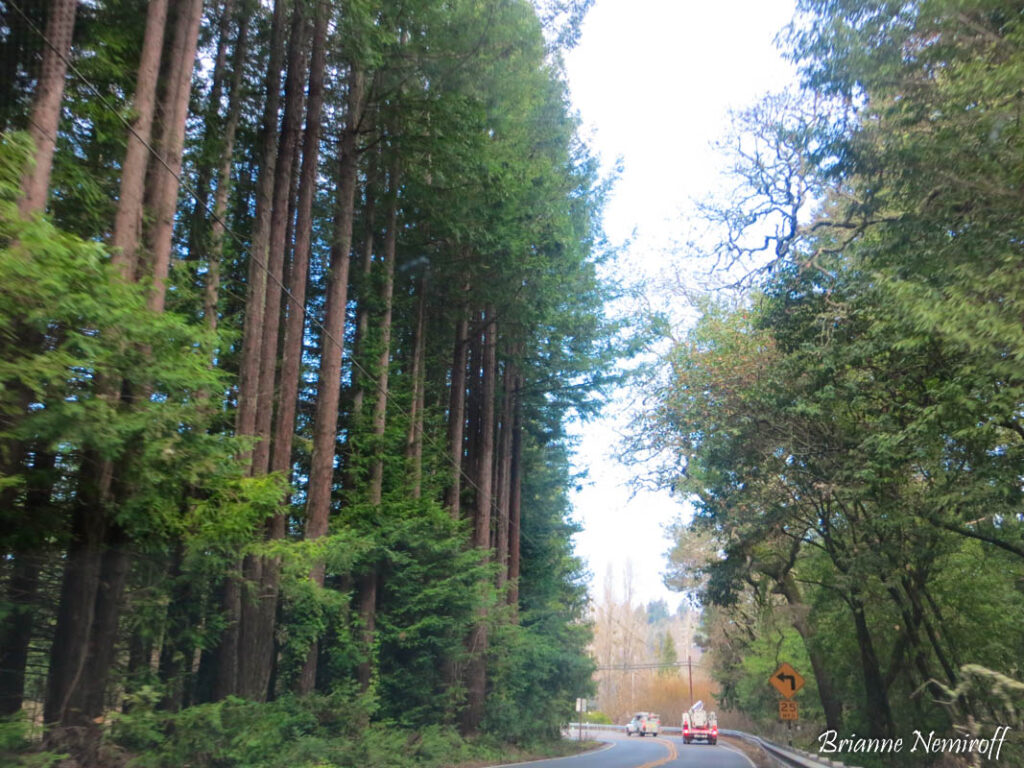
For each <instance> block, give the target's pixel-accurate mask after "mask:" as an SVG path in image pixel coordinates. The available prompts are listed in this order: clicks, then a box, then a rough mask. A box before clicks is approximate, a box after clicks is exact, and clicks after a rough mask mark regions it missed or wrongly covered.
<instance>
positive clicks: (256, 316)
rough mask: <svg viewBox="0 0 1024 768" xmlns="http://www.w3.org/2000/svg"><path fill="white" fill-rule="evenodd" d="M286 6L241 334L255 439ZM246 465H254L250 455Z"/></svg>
mask: <svg viewBox="0 0 1024 768" xmlns="http://www.w3.org/2000/svg"><path fill="white" fill-rule="evenodd" d="M287 4H288V3H287V0H275V2H274V20H273V27H272V30H271V41H270V61H269V63H268V67H267V79H266V94H267V101H266V103H265V104H264V109H263V125H262V128H261V129H260V139H259V157H260V176H259V180H258V182H257V186H256V211H255V219H254V222H253V233H252V242H251V243H250V246H249V270H248V280H247V281H246V285H247V286H248V290H247V292H246V302H245V307H246V309H245V324H244V327H243V330H242V354H241V363H240V368H239V372H238V412H237V415H236V419H235V432H236V433H237V434H238V435H245V436H253V435H255V434H256V413H257V410H258V408H259V406H258V400H259V381H260V366H261V365H262V364H263V361H261V360H260V351H261V347H262V342H263V323H264V310H265V308H266V300H267V279H268V278H267V268H268V267H267V256H268V250H269V246H270V217H271V213H272V206H273V193H274V183H275V174H276V168H277V113H278V108H279V106H280V103H281V93H280V90H281V70H282V67H283V59H284V37H285V8H286V6H287ZM243 458H246V459H249V460H251V459H252V455H251V454H249V455H248V456H246V457H243Z"/></svg>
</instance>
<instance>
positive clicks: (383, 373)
mask: <svg viewBox="0 0 1024 768" xmlns="http://www.w3.org/2000/svg"><path fill="white" fill-rule="evenodd" d="M389 175H390V177H391V179H390V185H391V193H390V195H389V197H390V199H389V201H388V213H387V223H386V227H387V231H386V234H385V236H384V285H383V286H382V288H381V297H380V299H381V309H382V314H381V319H380V342H379V343H380V355H379V357H378V358H377V366H376V368H377V370H376V374H377V381H376V382H375V389H376V392H375V398H374V401H373V420H372V427H373V460H372V461H371V462H370V488H369V502H370V504H371V506H372V507H373V509H374V514H377V515H380V514H383V513H382V511H381V508H380V505H381V501H382V499H383V495H384V432H385V431H386V429H387V412H388V394H389V389H388V387H389V378H390V376H389V374H390V367H391V325H392V322H391V320H392V314H393V304H394V294H395V257H396V251H397V244H398V190H399V187H400V185H401V181H400V175H401V174H400V172H399V169H398V161H397V156H396V159H395V161H394V162H393V163H392V166H391V173H390V174H389ZM359 618H360V620H361V623H362V628H363V632H362V642H363V660H362V661H360V662H359V667H358V670H357V672H356V677H357V678H358V680H359V686H360V689H361V690H363V691H365V690H367V689H368V688H369V686H370V680H371V679H372V676H373V669H374V662H373V642H374V634H375V631H376V625H377V567H376V565H371V566H370V567H369V570H368V571H367V572H366V573H365V574H363V576H362V578H361V579H360V582H359Z"/></svg>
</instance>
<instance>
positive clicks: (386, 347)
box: [369, 161, 400, 507]
mask: <svg viewBox="0 0 1024 768" xmlns="http://www.w3.org/2000/svg"><path fill="white" fill-rule="evenodd" d="M390 176H391V195H390V198H391V199H390V200H389V202H388V214H387V224H386V226H387V232H386V234H385V237H384V285H383V287H382V289H381V296H380V300H381V310H382V314H381V319H380V342H379V343H380V355H379V357H378V358H377V366H376V367H377V370H376V374H377V381H376V382H375V389H376V390H377V391H376V393H375V398H374V401H373V422H372V426H373V454H374V458H373V461H372V462H371V463H370V494H369V498H370V504H372V505H373V506H374V507H379V506H380V502H381V498H382V494H383V488H384V455H383V454H384V445H383V441H384V431H385V429H386V428H387V409H388V379H389V373H390V366H391V317H392V314H393V304H394V295H395V253H396V250H397V244H398V190H399V185H400V180H399V177H400V173H399V170H398V163H397V161H396V162H394V163H393V164H392V168H391V173H390Z"/></svg>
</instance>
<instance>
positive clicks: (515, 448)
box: [508, 371, 523, 613]
mask: <svg viewBox="0 0 1024 768" xmlns="http://www.w3.org/2000/svg"><path fill="white" fill-rule="evenodd" d="M514 382H515V383H514V384H513V403H512V463H511V465H510V467H509V495H508V580H509V590H508V602H509V605H511V606H512V608H513V611H514V612H515V613H518V609H519V562H520V553H519V540H520V535H519V531H520V527H521V523H522V499H523V415H522V411H523V408H522V403H520V401H519V397H520V392H521V391H522V388H523V377H522V374H520V373H519V372H518V371H517V372H516V376H515V380H514Z"/></svg>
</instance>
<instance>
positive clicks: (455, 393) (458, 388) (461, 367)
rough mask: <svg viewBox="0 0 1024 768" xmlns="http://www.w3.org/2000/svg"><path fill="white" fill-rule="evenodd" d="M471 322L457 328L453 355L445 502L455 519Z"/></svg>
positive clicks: (458, 506) (458, 503)
mask: <svg viewBox="0 0 1024 768" xmlns="http://www.w3.org/2000/svg"><path fill="white" fill-rule="evenodd" d="M468 336H469V321H468V320H467V319H466V318H465V317H463V318H462V319H460V320H459V322H458V324H457V325H456V326H455V351H454V352H453V353H452V385H451V392H450V396H449V400H448V453H449V455H450V456H451V462H452V477H451V482H450V484H449V485H448V489H447V492H446V497H447V498H446V499H445V503H446V504H447V506H448V510H449V512H450V513H451V516H452V519H453V520H458V519H459V517H460V515H461V497H462V454H463V450H464V448H463V445H462V444H463V440H464V433H465V428H466V363H467V360H466V353H467V350H468V349H469V343H468V341H469V340H468Z"/></svg>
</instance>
